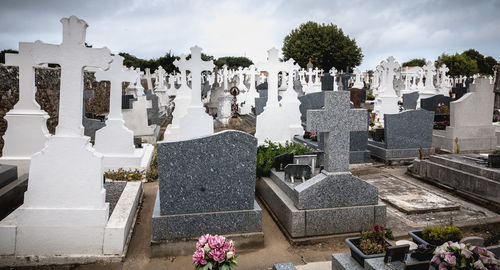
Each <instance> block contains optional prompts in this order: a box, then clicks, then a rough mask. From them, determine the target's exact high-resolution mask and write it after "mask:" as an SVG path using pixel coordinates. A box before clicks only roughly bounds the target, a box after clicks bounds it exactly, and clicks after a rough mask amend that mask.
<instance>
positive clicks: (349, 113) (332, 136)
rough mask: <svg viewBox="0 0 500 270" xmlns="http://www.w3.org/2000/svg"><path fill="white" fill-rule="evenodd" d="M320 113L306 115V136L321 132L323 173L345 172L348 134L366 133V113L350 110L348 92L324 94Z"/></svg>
mask: <svg viewBox="0 0 500 270" xmlns="http://www.w3.org/2000/svg"><path fill="white" fill-rule="evenodd" d="M324 93H325V106H324V109H322V110H308V111H307V127H306V130H307V131H309V132H324V133H325V141H324V145H325V146H324V151H325V161H324V166H325V170H326V171H328V172H342V171H348V170H349V132H351V131H368V112H367V111H366V110H365V109H350V102H349V95H350V92H348V91H325V92H324Z"/></svg>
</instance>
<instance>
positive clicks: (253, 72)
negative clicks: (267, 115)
mask: <svg viewBox="0 0 500 270" xmlns="http://www.w3.org/2000/svg"><path fill="white" fill-rule="evenodd" d="M245 72H246V74H247V76H248V77H249V81H250V87H249V88H248V91H247V92H246V95H245V103H244V104H243V106H242V108H241V113H242V114H249V113H251V112H252V108H254V107H255V99H256V98H258V97H259V93H258V92H257V89H256V88H255V81H256V79H257V77H256V76H258V75H259V74H260V72H259V71H258V70H257V68H256V67H255V65H250V66H249V67H248V68H246V69H245Z"/></svg>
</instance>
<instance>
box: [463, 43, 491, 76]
mask: <svg viewBox="0 0 500 270" xmlns="http://www.w3.org/2000/svg"><path fill="white" fill-rule="evenodd" d="M462 54H463V55H465V56H467V57H469V58H470V59H472V60H475V61H476V63H477V68H478V69H479V72H480V73H487V71H486V66H485V65H484V55H482V54H481V53H479V52H478V51H476V50H474V49H468V50H466V51H464V52H463V53H462Z"/></svg>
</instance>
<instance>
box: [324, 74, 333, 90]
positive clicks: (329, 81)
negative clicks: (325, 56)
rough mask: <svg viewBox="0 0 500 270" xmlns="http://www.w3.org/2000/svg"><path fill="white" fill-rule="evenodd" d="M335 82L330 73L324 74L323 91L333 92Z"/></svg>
mask: <svg viewBox="0 0 500 270" xmlns="http://www.w3.org/2000/svg"><path fill="white" fill-rule="evenodd" d="M333 80H335V78H334V77H333V76H332V75H330V73H324V74H323V76H321V91H333Z"/></svg>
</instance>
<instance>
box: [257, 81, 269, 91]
mask: <svg viewBox="0 0 500 270" xmlns="http://www.w3.org/2000/svg"><path fill="white" fill-rule="evenodd" d="M255 89H257V91H258V90H267V82H263V83H261V84H258V85H257V86H255Z"/></svg>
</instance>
